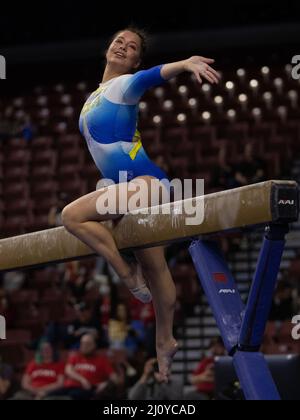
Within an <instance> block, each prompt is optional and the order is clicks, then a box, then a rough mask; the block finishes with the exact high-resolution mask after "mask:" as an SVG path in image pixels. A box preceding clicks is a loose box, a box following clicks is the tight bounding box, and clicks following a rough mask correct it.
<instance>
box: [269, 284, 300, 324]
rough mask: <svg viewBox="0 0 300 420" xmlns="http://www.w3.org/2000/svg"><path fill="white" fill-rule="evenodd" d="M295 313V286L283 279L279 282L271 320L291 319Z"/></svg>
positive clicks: (282, 320)
mask: <svg viewBox="0 0 300 420" xmlns="http://www.w3.org/2000/svg"><path fill="white" fill-rule="evenodd" d="M294 314H295V310H294V301H293V288H292V286H291V285H290V283H289V282H288V281H285V280H283V281H281V282H280V283H278V286H277V290H276V293H275V296H274V298H273V303H272V309H271V313H270V317H269V320H270V321H281V322H284V321H290V320H291V319H292V318H293V316H294Z"/></svg>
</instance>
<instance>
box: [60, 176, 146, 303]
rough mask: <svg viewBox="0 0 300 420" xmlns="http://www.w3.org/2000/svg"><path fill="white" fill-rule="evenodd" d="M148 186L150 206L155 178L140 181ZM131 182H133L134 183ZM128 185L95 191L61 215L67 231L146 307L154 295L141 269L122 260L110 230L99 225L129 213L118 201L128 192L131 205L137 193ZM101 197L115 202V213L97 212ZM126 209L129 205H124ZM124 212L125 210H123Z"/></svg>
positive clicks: (67, 208)
mask: <svg viewBox="0 0 300 420" xmlns="http://www.w3.org/2000/svg"><path fill="white" fill-rule="evenodd" d="M140 178H142V179H144V180H145V181H146V183H147V184H149V188H148V191H146V194H147V193H148V194H149V197H147V206H148V205H149V203H150V202H151V201H150V197H151V195H150V191H151V188H150V182H151V179H152V177H149V176H144V177H140ZM131 182H134V180H133V181H131ZM128 185H129V184H118V185H112V186H109V187H107V188H103V189H102V190H99V191H94V192H92V193H90V194H87V195H85V196H84V197H81V198H79V199H78V200H76V201H74V202H73V203H71V204H69V205H68V206H66V207H65V208H64V210H63V212H62V221H63V224H64V226H65V228H66V229H67V230H68V231H69V232H70V233H72V234H73V235H74V236H76V237H77V238H79V239H80V240H81V241H82V242H84V243H85V244H86V245H88V246H89V247H90V248H92V249H93V250H94V251H95V252H96V253H97V254H99V255H102V256H103V257H104V258H105V259H106V260H107V262H108V263H109V264H111V266H112V267H113V268H114V269H115V271H116V272H117V274H118V275H119V277H120V279H121V280H123V281H124V282H125V284H126V285H127V287H128V288H129V289H130V290H131V292H132V293H133V294H134V295H135V296H136V297H137V298H138V299H139V300H141V301H142V302H143V303H147V302H149V301H151V299H152V297H151V293H150V291H149V289H148V288H147V287H146V286H145V280H144V278H143V277H142V275H141V273H140V270H139V269H138V267H132V266H130V265H129V264H128V263H127V262H126V261H125V260H124V259H123V258H122V256H121V254H120V252H119V250H118V248H117V246H116V243H115V240H114V238H113V236H112V234H111V233H110V232H109V230H108V229H107V228H106V227H105V226H103V225H102V224H100V223H99V222H103V221H107V220H115V219H119V218H120V217H122V215H124V213H127V211H128V208H127V209H125V210H126V211H124V212H121V211H120V201H119V198H120V197H122V191H121V192H120V188H121V186H122V188H127V197H128V202H129V200H130V198H131V197H132V196H133V195H134V194H136V192H137V191H130V190H129V188H128ZM102 194H106V195H108V196H109V197H112V202H114V201H116V209H114V212H113V211H108V213H106V214H100V213H99V212H98V211H97V201H98V199H99V197H100V196H101V195H102ZM125 204H126V207H127V205H128V203H125ZM123 210H124V209H123Z"/></svg>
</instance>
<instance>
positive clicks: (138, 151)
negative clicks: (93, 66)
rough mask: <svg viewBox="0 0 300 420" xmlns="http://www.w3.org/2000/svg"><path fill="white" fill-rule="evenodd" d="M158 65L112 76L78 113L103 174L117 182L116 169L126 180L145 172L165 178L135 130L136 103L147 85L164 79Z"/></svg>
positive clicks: (81, 125)
mask: <svg viewBox="0 0 300 420" xmlns="http://www.w3.org/2000/svg"><path fill="white" fill-rule="evenodd" d="M161 67H162V66H157V67H153V68H151V69H149V70H143V71H139V72H138V73H136V74H134V75H131V74H128V75H124V76H120V77H116V78H114V79H112V80H110V81H108V82H106V83H102V84H100V86H99V88H98V89H97V90H96V91H95V92H94V93H92V95H91V96H90V97H89V99H88V100H87V102H86V103H85V105H84V107H83V110H82V113H81V115H80V123H79V126H80V131H81V133H82V134H83V135H84V137H85V139H86V141H87V145H88V148H89V151H90V153H91V155H92V157H93V159H94V161H95V163H96V165H97V167H98V169H99V170H100V172H101V174H102V175H103V177H104V178H107V179H111V180H113V181H114V182H115V183H118V182H119V172H120V171H126V172H127V173H128V176H127V181H130V180H132V179H134V178H136V177H138V176H142V175H149V176H153V177H155V178H157V179H159V180H163V179H168V177H167V175H166V174H165V172H163V171H162V170H161V169H160V168H159V167H158V166H156V165H155V164H154V163H153V162H152V161H151V160H150V159H149V157H148V156H147V154H146V152H145V150H144V148H143V146H142V142H141V136H140V133H139V132H138V130H137V121H138V103H139V100H140V98H141V97H142V95H143V94H144V93H145V92H146V90H147V89H150V88H151V87H154V86H158V85H160V84H162V83H164V82H165V79H163V78H162V76H161Z"/></svg>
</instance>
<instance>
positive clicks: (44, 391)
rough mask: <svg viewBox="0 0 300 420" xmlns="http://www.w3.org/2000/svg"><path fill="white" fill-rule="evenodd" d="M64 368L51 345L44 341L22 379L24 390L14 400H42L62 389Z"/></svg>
mask: <svg viewBox="0 0 300 420" xmlns="http://www.w3.org/2000/svg"><path fill="white" fill-rule="evenodd" d="M63 372H64V366H63V364H62V363H60V362H58V358H57V356H56V355H55V352H54V349H53V347H52V346H51V344H50V343H48V342H47V341H44V340H42V341H41V342H40V344H39V348H38V351H37V352H36V357H35V360H33V361H31V362H30V363H29V364H28V366H27V368H26V371H25V374H24V376H23V379H22V390H21V391H19V392H18V393H17V394H15V396H14V397H13V398H12V399H13V400H42V399H45V398H46V397H47V396H48V395H49V394H50V393H51V392H54V391H56V390H58V389H60V388H61V387H62V385H63V381H64V376H63Z"/></svg>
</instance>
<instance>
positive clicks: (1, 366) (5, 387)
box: [0, 355, 13, 401]
mask: <svg viewBox="0 0 300 420" xmlns="http://www.w3.org/2000/svg"><path fill="white" fill-rule="evenodd" d="M12 386H13V370H12V368H11V367H10V366H9V365H6V364H5V363H3V361H2V357H1V355H0V401H3V400H6V399H8V398H9V397H10V396H11V391H12Z"/></svg>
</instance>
